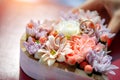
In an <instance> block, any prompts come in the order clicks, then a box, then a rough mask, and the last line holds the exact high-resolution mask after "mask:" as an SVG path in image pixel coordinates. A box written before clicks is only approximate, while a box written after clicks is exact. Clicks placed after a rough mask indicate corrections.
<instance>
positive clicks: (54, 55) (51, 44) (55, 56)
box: [35, 36, 72, 66]
mask: <svg viewBox="0 0 120 80" xmlns="http://www.w3.org/2000/svg"><path fill="white" fill-rule="evenodd" d="M70 52H72V50H71V49H70V45H69V44H68V43H66V39H65V38H62V39H60V37H57V38H55V37H54V36H49V37H48V41H47V42H46V49H40V50H38V53H37V54H35V55H39V54H41V53H43V55H42V56H41V57H40V60H39V61H40V62H41V63H45V62H47V64H48V66H51V65H53V64H54V63H55V61H56V60H57V61H58V62H64V61H65V60H66V58H65V55H66V54H68V53H70Z"/></svg>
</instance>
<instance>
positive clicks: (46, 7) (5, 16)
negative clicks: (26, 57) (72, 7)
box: [0, 0, 120, 80]
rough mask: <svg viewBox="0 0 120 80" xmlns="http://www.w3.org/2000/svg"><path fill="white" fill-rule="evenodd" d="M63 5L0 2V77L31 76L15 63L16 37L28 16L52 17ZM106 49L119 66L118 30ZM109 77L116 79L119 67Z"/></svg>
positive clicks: (23, 78)
mask: <svg viewBox="0 0 120 80" xmlns="http://www.w3.org/2000/svg"><path fill="white" fill-rule="evenodd" d="M61 10H64V11H66V10H68V8H66V7H65V6H60V5H57V4H54V3H49V2H45V1H41V2H39V3H22V2H17V1H13V0H6V1H5V0H4V1H1V2H0V80H1V79H2V80H18V79H20V80H26V79H27V80H31V78H30V77H28V76H27V75H26V74H25V73H24V72H23V71H22V70H21V68H20V66H19V57H20V56H19V55H20V54H19V53H20V51H19V50H20V44H19V42H20V37H21V36H22V34H23V33H24V32H25V27H26V23H28V22H29V21H30V20H31V19H33V20H45V19H55V18H57V17H58V16H59V15H60V14H59V13H60V11H61ZM110 49H111V50H112V53H111V55H112V56H113V64H116V65H117V66H119V67H120V64H118V63H120V33H119V34H118V35H117V37H116V38H115V39H114V41H113V43H112V45H111V47H110ZM116 73H117V75H116V76H110V75H109V78H110V79H111V80H119V78H120V74H119V73H120V70H116Z"/></svg>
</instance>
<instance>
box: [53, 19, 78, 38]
mask: <svg viewBox="0 0 120 80" xmlns="http://www.w3.org/2000/svg"><path fill="white" fill-rule="evenodd" d="M79 25H80V24H79V22H78V21H74V20H68V21H65V20H63V21H61V22H60V23H59V24H58V25H56V26H55V30H57V31H58V32H59V33H63V34H64V35H65V36H71V35H77V34H79V33H80V29H79Z"/></svg>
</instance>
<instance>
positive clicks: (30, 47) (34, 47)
mask: <svg viewBox="0 0 120 80" xmlns="http://www.w3.org/2000/svg"><path fill="white" fill-rule="evenodd" d="M24 46H25V48H26V49H27V51H28V52H29V54H31V55H32V54H35V53H36V52H37V51H38V50H39V49H40V47H41V44H40V43H36V42H34V41H33V40H32V37H29V38H28V41H27V42H24Z"/></svg>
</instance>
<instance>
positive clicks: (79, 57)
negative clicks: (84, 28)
mask: <svg viewBox="0 0 120 80" xmlns="http://www.w3.org/2000/svg"><path fill="white" fill-rule="evenodd" d="M69 43H70V45H71V46H72V47H71V48H72V50H73V51H74V52H73V53H70V54H67V55H66V58H67V60H66V62H67V63H68V64H70V65H74V64H75V63H76V62H77V63H81V62H82V61H83V60H85V57H86V55H87V53H88V52H89V51H90V50H91V49H94V47H95V45H96V44H95V40H94V39H93V38H91V37H89V36H88V35H86V34H85V35H82V36H72V37H71V41H69ZM71 60H73V61H74V62H73V61H71ZM71 62H72V63H71Z"/></svg>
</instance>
